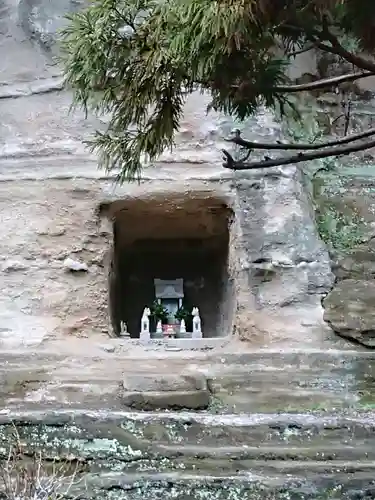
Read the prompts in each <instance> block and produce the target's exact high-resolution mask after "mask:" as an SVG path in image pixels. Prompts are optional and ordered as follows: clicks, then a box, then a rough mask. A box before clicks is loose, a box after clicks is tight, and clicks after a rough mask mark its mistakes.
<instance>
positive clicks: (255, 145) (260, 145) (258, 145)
mask: <svg viewBox="0 0 375 500" xmlns="http://www.w3.org/2000/svg"><path fill="white" fill-rule="evenodd" d="M234 134H235V135H234V136H233V137H231V138H230V139H226V140H227V141H228V142H233V143H234V144H236V145H237V146H241V147H243V148H246V149H277V150H285V151H287V150H295V151H304V150H305V151H306V150H308V151H311V150H315V149H322V148H326V147H333V146H338V145H342V144H349V143H350V142H353V141H358V140H359V139H365V138H366V137H370V136H372V135H375V127H374V128H370V129H368V130H366V131H365V132H360V133H358V134H352V135H349V136H346V137H341V138H340V139H335V140H332V141H326V142H320V143H317V144H314V143H311V144H303V143H301V144H283V143H282V142H277V143H267V142H252V141H246V140H245V139H242V137H241V136H240V133H239V130H238V129H237V130H235V131H234Z"/></svg>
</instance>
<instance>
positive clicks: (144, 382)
mask: <svg viewBox="0 0 375 500" xmlns="http://www.w3.org/2000/svg"><path fill="white" fill-rule="evenodd" d="M122 385H123V389H124V392H123V393H122V394H121V395H120V399H121V401H122V403H123V404H124V405H125V406H128V407H129V408H136V409H138V410H156V409H177V408H178V409H182V408H189V409H192V410H199V409H204V408H207V407H208V405H209V404H210V396H211V394H210V391H209V388H208V384H207V380H206V378H205V376H204V375H202V374H191V375H190V374H187V375H164V374H163V375H160V377H158V375H157V374H153V375H150V376H147V375H146V376H144V375H143V374H141V375H129V376H126V378H125V380H124V381H123V384H122Z"/></svg>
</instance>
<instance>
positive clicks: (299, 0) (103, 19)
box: [61, 0, 375, 182]
mask: <svg viewBox="0 0 375 500" xmlns="http://www.w3.org/2000/svg"><path fill="white" fill-rule="evenodd" d="M371 2H372V3H371ZM371 2H370V0H357V1H356V2H353V1H352V0H345V1H342V0H328V1H326V2H321V0H313V1H311V0H292V1H291V0H281V1H275V0H273V1H269V0H216V1H214V0H168V1H163V0H93V2H92V3H91V4H90V6H89V7H88V8H87V9H86V10H84V11H82V12H79V13H77V14H73V15H71V16H70V17H69V20H70V22H69V24H68V26H67V27H66V28H65V29H64V30H63V32H62V47H61V48H62V60H63V63H64V67H65V76H66V82H67V84H68V85H69V86H70V87H71V88H72V90H73V95H74V101H73V106H78V107H82V108H83V109H84V110H85V111H86V112H87V111H88V110H93V111H94V112H96V113H98V114H104V115H106V116H108V117H109V123H108V126H107V129H106V130H105V131H104V132H100V131H98V132H96V134H95V136H94V137H93V139H92V140H91V141H90V142H89V145H90V147H91V150H92V151H95V152H97V153H98V154H99V161H100V164H101V166H102V167H104V168H105V169H106V170H107V171H110V170H112V169H119V171H120V175H119V178H118V180H119V181H120V182H122V181H124V180H130V179H134V178H138V177H139V175H140V173H141V168H142V166H143V165H144V164H147V163H149V162H152V161H153V160H155V159H156V158H157V157H158V156H159V155H160V154H161V153H162V152H163V151H164V150H165V149H168V148H172V147H173V146H174V136H175V133H176V131H177V130H178V128H179V124H180V120H181V116H182V111H183V105H184V102H185V98H186V96H187V95H188V94H189V93H191V92H192V91H193V90H195V89H199V90H201V91H206V92H208V93H209V94H210V95H211V97H212V100H211V104H210V106H209V109H214V110H216V111H220V112H224V113H227V114H230V115H232V116H233V117H234V118H236V119H239V120H243V119H245V118H247V117H249V116H251V115H252V114H254V113H255V112H256V111H257V109H258V107H259V106H260V105H263V104H264V105H266V106H268V107H269V108H274V109H278V110H279V112H280V113H281V114H284V112H285V109H287V108H290V106H292V107H293V101H291V100H290V98H289V95H288V94H287V93H285V92H282V91H280V90H277V87H278V86H280V85H283V84H286V83H287V82H288V78H287V73H286V70H287V68H288V65H289V62H290V61H291V60H292V59H293V58H292V57H291V56H288V53H289V52H290V51H293V50H294V49H296V48H299V47H303V46H305V45H306V43H307V39H308V37H309V36H310V38H311V36H314V33H315V31H316V29H321V25H322V20H323V19H326V18H327V16H328V18H329V19H330V23H331V24H332V25H333V27H334V28H338V29H340V30H341V32H342V33H343V34H344V35H345V34H349V35H353V34H354V35H356V34H358V33H359V32H360V31H361V27H363V26H364V27H365V29H367V31H366V37H364V38H363V39H364V41H366V40H368V39H369V37H368V36H367V35H368V33H369V32H371V30H373V28H372V26H375V23H373V24H372V25H371V23H370V22H369V18H371V19H372V20H373V19H374V18H375V4H374V2H373V1H372V0H371ZM366 9H367V10H366ZM354 12H355V13H356V17H355V16H354ZM364 12H366V15H362V14H363V13H364ZM352 16H354V17H355V19H356V22H354V23H353V22H352V19H353V18H352ZM291 25H293V26H292V27H291ZM374 40H375V38H374Z"/></svg>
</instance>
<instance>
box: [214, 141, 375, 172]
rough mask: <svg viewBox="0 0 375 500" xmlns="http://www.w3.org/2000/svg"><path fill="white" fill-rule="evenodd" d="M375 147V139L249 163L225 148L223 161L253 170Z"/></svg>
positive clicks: (239, 168)
mask: <svg viewBox="0 0 375 500" xmlns="http://www.w3.org/2000/svg"><path fill="white" fill-rule="evenodd" d="M373 147H375V139H374V140H372V141H369V142H366V143H361V144H356V145H350V146H342V147H340V148H330V149H325V150H324V151H318V152H315V153H306V154H304V153H299V154H297V155H293V156H287V157H283V158H275V159H271V158H266V159H264V160H261V161H254V162H250V163H247V162H245V161H242V160H240V161H236V160H234V158H233V157H232V155H231V154H230V153H228V151H225V150H223V153H224V160H225V162H224V163H223V167H224V168H229V169H231V170H251V169H254V168H270V167H277V166H281V165H291V164H292V163H301V162H304V161H311V160H318V159H320V158H328V157H329V156H341V155H348V154H351V153H356V152H358V151H364V150H366V149H369V148H373Z"/></svg>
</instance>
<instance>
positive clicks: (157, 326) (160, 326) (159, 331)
mask: <svg viewBox="0 0 375 500" xmlns="http://www.w3.org/2000/svg"><path fill="white" fill-rule="evenodd" d="M156 333H163V327H162V324H161V320H160V319H159V321H158V322H157V325H156Z"/></svg>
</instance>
